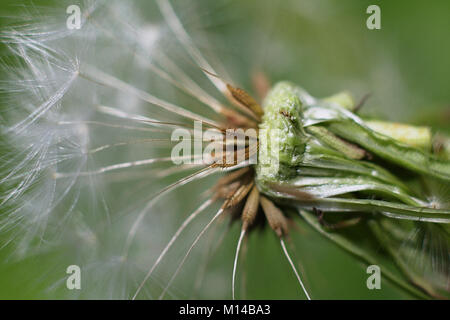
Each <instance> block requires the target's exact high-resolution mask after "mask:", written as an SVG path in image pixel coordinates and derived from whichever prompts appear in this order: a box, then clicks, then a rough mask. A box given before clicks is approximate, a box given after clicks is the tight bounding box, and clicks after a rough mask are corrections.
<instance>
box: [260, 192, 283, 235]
mask: <svg viewBox="0 0 450 320" xmlns="http://www.w3.org/2000/svg"><path fill="white" fill-rule="evenodd" d="M259 201H260V203H261V206H262V208H263V211H264V213H265V215H266V218H267V221H268V222H269V226H270V227H271V228H272V229H273V230H274V231H275V233H276V234H277V235H278V236H279V237H280V238H281V237H282V236H284V235H287V233H288V224H287V220H286V217H285V216H284V215H283V213H282V212H281V210H280V209H278V208H277V207H276V206H275V205H274V204H273V202H272V201H270V200H269V199H267V198H266V197H264V196H261V197H260V200H259Z"/></svg>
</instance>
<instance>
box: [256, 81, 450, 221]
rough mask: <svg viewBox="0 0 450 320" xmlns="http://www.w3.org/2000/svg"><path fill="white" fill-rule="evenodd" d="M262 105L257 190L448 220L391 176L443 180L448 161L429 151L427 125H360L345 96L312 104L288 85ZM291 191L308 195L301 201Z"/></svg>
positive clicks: (449, 172) (449, 176)
mask: <svg viewBox="0 0 450 320" xmlns="http://www.w3.org/2000/svg"><path fill="white" fill-rule="evenodd" d="M263 106H264V111H265V114H264V116H263V121H262V124H261V125H260V134H259V141H260V153H259V156H260V157H259V160H258V164H257V166H256V172H257V183H258V186H259V188H260V189H261V191H262V192H264V193H266V194H268V195H270V196H271V197H274V198H278V199H281V198H288V199H291V200H294V201H297V202H298V201H300V202H301V206H302V207H303V208H318V209H324V210H327V211H334V212H344V211H356V212H362V213H373V212H378V213H382V214H385V215H387V216H390V217H393V218H402V219H410V220H421V221H432V222H441V223H447V222H450V211H449V210H448V208H444V207H439V205H436V204H431V203H429V202H428V199H426V197H424V195H423V194H417V193H415V192H414V191H413V190H412V189H411V187H410V186H408V184H407V183H404V182H403V178H402V177H400V176H397V174H393V172H395V173H397V171H400V172H404V171H405V172H410V174H409V175H408V176H409V177H413V178H420V177H421V176H423V175H425V176H430V177H433V178H435V179H437V180H440V181H441V182H443V183H444V184H445V183H448V181H449V180H450V162H449V161H448V160H447V159H445V158H438V157H437V156H435V155H433V154H431V152H430V151H429V149H430V145H431V134H430V130H429V129H428V128H424V127H421V128H416V127H413V126H407V125H389V124H388V123H383V122H373V121H372V122H365V121H364V120H363V119H362V118H360V117H359V116H358V115H356V114H355V113H354V112H352V110H353V109H354V103H353V99H352V98H351V97H350V95H349V94H348V93H346V92H343V93H339V94H336V95H333V96H331V97H329V98H325V99H316V98H314V97H312V96H310V95H309V94H308V93H307V92H306V91H305V90H303V89H302V88H300V87H298V86H296V85H294V84H292V83H289V82H280V83H278V84H277V85H275V86H274V87H273V89H272V90H271V91H270V92H269V94H268V95H267V97H266V99H265V101H264V104H263ZM377 128H378V130H377ZM396 128H399V129H401V130H402V131H401V132H399V131H396ZM375 130H377V131H375ZM405 132H406V133H407V134H408V136H406V137H403V135H404V134H405ZM274 186H275V187H274ZM276 186H278V188H276ZM280 186H281V187H282V188H280ZM281 189H282V190H284V191H280V190H281ZM286 190H288V191H286ZM296 192H302V193H304V194H306V193H307V194H309V195H310V197H311V198H310V199H308V200H305V199H298V197H296V196H295V193H296Z"/></svg>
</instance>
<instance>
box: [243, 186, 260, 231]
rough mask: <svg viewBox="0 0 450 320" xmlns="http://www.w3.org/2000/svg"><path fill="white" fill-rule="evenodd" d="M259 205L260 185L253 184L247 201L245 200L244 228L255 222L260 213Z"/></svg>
mask: <svg viewBox="0 0 450 320" xmlns="http://www.w3.org/2000/svg"><path fill="white" fill-rule="evenodd" d="M258 207H259V191H258V187H256V186H253V189H252V191H251V192H250V194H249V196H248V198H247V201H246V202H245V206H244V209H243V210H242V218H241V219H242V229H244V230H246V229H247V228H248V227H249V226H251V225H252V224H253V222H254V221H255V218H256V214H257V213H258Z"/></svg>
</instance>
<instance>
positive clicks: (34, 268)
mask: <svg viewBox="0 0 450 320" xmlns="http://www.w3.org/2000/svg"><path fill="white" fill-rule="evenodd" d="M126 1H131V0H126ZM174 2H175V5H178V7H179V8H181V9H180V11H179V15H180V18H181V19H182V20H183V21H186V17H189V19H190V20H189V21H188V23H187V24H186V27H187V28H188V30H189V32H191V33H192V34H195V32H196V31H201V32H202V33H206V34H207V35H208V36H209V37H210V39H211V46H210V47H209V54H211V55H216V56H218V57H219V58H220V60H221V61H222V63H223V64H224V65H225V66H226V67H227V69H228V72H229V73H230V75H231V77H232V79H233V80H234V82H235V83H237V84H239V85H241V86H242V87H244V88H246V89H248V90H249V91H252V85H251V72H253V71H255V70H256V71H263V72H264V73H265V74H266V75H267V76H268V78H269V79H270V81H271V82H272V83H273V82H276V81H278V80H291V81H293V82H296V83H298V84H300V85H301V86H303V87H304V88H305V89H307V90H308V91H309V92H310V93H311V94H313V95H315V96H327V95H330V94H332V93H335V92H338V91H341V90H349V91H350V92H352V93H353V94H354V96H355V97H356V99H360V98H361V97H363V96H364V95H365V94H366V93H371V94H372V96H371V98H370V99H369V101H368V102H367V103H366V105H365V106H364V109H363V113H365V114H367V115H374V116H379V117H382V118H387V119H391V120H401V121H404V122H412V123H420V124H427V125H432V126H433V127H434V128H436V129H439V130H444V131H447V132H448V131H449V129H450V126H449V123H450V121H449V117H450V112H449V108H450V90H449V87H448V84H449V79H450V59H449V57H450V19H449V12H450V1H433V2H427V1H389V0H370V1H369V0H343V1H336V0H309V1H305V0H296V1H272V0H264V1H261V0H249V1H242V0H219V1H206V0H205V1H192V2H183V3H181V2H180V1H178V2H177V1H174ZM26 3H27V4H29V3H28V2H26ZM33 3H34V5H35V6H37V7H39V6H41V5H47V4H48V3H49V2H47V1H40V0H36V1H33ZM73 3H77V1H73ZM187 3H191V4H192V6H188V5H187ZM371 4H376V5H378V6H380V8H381V26H382V29H381V30H368V29H367V28H366V19H367V18H368V16H369V15H368V14H367V13H366V8H367V7H368V6H369V5H371ZM151 5H152V4H149V6H151ZM189 7H190V8H191V9H190V11H189V10H188V9H186V8H189ZM20 10H21V8H20V1H17V0H14V1H12V0H8V1H5V0H3V1H2V2H1V4H0V12H1V13H0V15H1V16H2V20H1V24H2V26H4V25H5V24H10V23H14V18H13V17H14V14H16V13H17V12H19V11H20ZM184 10H186V11H184ZM188 11H189V12H188ZM193 13H194V14H193ZM61 14H64V12H63V11H61ZM199 26H201V28H202V29H201V30H196V28H200V27H199ZM194 39H195V36H194ZM211 48H213V49H211ZM2 50H4V48H3V47H2ZM4 77H6V78H7V77H8V75H7V74H3V75H2V78H4ZM1 107H3V106H0V108H1ZM0 189H1V186H0ZM297 220H299V219H297ZM298 222H299V227H298V230H297V231H295V232H293V242H294V244H295V247H296V251H295V255H296V259H298V260H299V261H300V262H301V264H302V266H303V269H304V270H303V274H304V277H305V281H306V283H307V286H308V287H309V288H310V292H311V294H312V296H313V298H322V299H355V298H356V299H357V298H359V299H404V298H413V297H412V296H410V295H409V294H407V293H404V292H402V291H401V290H399V289H398V288H397V287H396V286H394V285H392V284H391V283H389V282H388V281H387V280H383V282H382V289H381V290H372V291H371V290H368V289H367V287H366V279H367V276H368V275H367V274H366V271H365V268H366V267H365V266H364V265H363V264H361V263H359V262H358V261H357V260H355V259H354V258H353V257H352V256H351V255H349V254H348V253H346V252H344V251H343V250H341V249H340V248H338V247H337V246H335V245H334V244H333V243H331V242H329V241H328V240H327V239H324V238H323V237H321V236H320V235H319V234H317V233H316V232H315V231H314V230H312V229H311V228H310V227H308V226H307V225H305V224H304V223H303V222H301V221H298ZM238 232H239V230H238V227H237V225H235V226H233V227H232V229H231V232H230V233H229V234H228V236H227V238H226V240H225V241H224V244H223V245H222V246H221V248H220V251H219V252H218V253H217V254H216V255H215V257H216V258H215V259H214V261H213V262H212V263H211V267H210V268H211V269H212V270H214V269H215V268H219V266H221V265H224V264H225V265H226V266H227V268H228V269H230V270H231V267H230V266H231V261H232V257H233V254H234V249H235V245H236V241H237V238H238ZM5 241H7V235H2V236H0V247H1V246H2V245H1V244H3V243H4V242H5ZM374 251H375V252H379V251H381V248H374ZM11 254H12V252H11V251H10V249H9V247H6V248H5V249H2V250H0V299H46V298H61V297H62V295H61V292H58V291H56V292H52V291H48V290H45V289H47V288H48V286H49V284H51V283H53V282H52V281H54V279H57V278H60V277H64V272H61V274H49V272H48V270H53V267H54V264H55V261H56V260H57V259H56V258H55V257H57V256H58V255H61V254H64V253H63V252H54V253H51V254H47V255H39V256H34V257H29V258H27V259H25V260H23V261H15V260H14V259H12V258H11ZM247 264H248V266H247V268H248V269H247V280H246V281H247V283H248V291H247V294H246V297H247V298H253V299H258V298H270V299H283V298H293V297H299V298H301V297H302V295H300V294H299V293H298V291H299V290H298V286H297V284H296V282H295V278H294V276H293V274H292V273H291V271H290V269H289V268H288V264H287V261H286V260H285V258H284V257H283V256H282V253H281V251H280V249H279V244H278V241H277V239H276V238H275V236H274V235H273V234H272V232H271V231H270V230H265V231H262V232H255V233H254V234H252V235H251V237H250V239H249V243H248V258H247ZM60 270H64V269H60ZM218 270H219V269H218ZM230 283H231V280H230ZM216 285H223V286H229V285H230V284H229V283H217V284H216ZM208 297H211V298H220V297H216V296H214V293H213V291H212V293H211V296H208ZM202 298H205V297H204V296H203V297H202ZM225 298H226V297H225Z"/></svg>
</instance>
